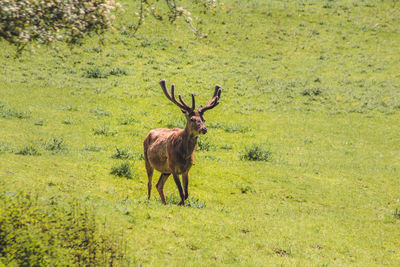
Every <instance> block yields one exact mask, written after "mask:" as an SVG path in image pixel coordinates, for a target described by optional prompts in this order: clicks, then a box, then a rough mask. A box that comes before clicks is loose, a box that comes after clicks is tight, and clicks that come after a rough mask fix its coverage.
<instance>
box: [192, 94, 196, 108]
mask: <svg viewBox="0 0 400 267" xmlns="http://www.w3.org/2000/svg"><path fill="white" fill-rule="evenodd" d="M195 107H196V104H195V101H194V94H192V110H194V109H195Z"/></svg>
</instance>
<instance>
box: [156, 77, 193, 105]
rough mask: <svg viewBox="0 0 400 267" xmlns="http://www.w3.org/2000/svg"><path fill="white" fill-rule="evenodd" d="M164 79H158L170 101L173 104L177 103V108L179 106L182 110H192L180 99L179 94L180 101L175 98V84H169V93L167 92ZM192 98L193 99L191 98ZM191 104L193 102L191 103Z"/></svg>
mask: <svg viewBox="0 0 400 267" xmlns="http://www.w3.org/2000/svg"><path fill="white" fill-rule="evenodd" d="M166 84H167V83H166V81H165V80H161V81H160V85H161V88H162V90H163V92H164V94H165V96H166V97H167V98H168V99H169V100H171V102H172V103H174V104H175V105H177V106H178V107H179V108H181V109H182V110H186V111H188V112H191V111H193V109H191V108H190V107H189V106H188V105H186V103H185V102H184V101H183V100H182V97H181V96H180V95H179V100H180V101H181V103H179V102H178V101H177V100H176V98H175V85H174V84H172V85H171V94H169V93H168V90H167V85H166ZM192 100H193V99H192ZM192 104H193V103H192Z"/></svg>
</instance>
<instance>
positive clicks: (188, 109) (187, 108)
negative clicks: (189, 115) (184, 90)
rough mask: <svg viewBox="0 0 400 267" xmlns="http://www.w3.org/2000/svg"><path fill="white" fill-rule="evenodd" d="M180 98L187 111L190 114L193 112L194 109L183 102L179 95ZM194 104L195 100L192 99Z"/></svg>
mask: <svg viewBox="0 0 400 267" xmlns="http://www.w3.org/2000/svg"><path fill="white" fill-rule="evenodd" d="M178 97H179V100H180V101H181V104H182V105H183V106H184V107H185V109H186V110H187V111H189V112H192V111H193V109H192V108H191V107H189V106H188V105H187V104H186V103H185V101H183V99H182V97H181V95H179V96H178ZM192 104H193V99H192Z"/></svg>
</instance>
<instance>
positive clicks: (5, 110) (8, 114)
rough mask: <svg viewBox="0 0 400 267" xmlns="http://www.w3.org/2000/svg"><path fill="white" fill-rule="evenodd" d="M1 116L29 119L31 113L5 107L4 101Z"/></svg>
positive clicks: (0, 109)
mask: <svg viewBox="0 0 400 267" xmlns="http://www.w3.org/2000/svg"><path fill="white" fill-rule="evenodd" d="M0 1H1V0H0ZM0 25H1V22H0ZM0 117H2V118H5V119H12V118H17V119H27V118H29V115H28V114H27V113H25V112H20V111H17V110H15V109H8V108H6V107H5V105H4V104H3V103H0Z"/></svg>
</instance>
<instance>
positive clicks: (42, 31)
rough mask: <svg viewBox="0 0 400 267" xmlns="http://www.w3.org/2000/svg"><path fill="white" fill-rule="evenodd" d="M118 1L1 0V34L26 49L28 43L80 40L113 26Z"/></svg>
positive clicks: (19, 47) (71, 42)
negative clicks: (113, 15)
mask: <svg viewBox="0 0 400 267" xmlns="http://www.w3.org/2000/svg"><path fill="white" fill-rule="evenodd" d="M117 5H118V4H117V3H116V2H115V1H114V0H80V1H77V0H70V1H62V0H46V1H44V0H18V1H15V0H0V18H1V20H0V37H2V38H4V39H5V40H7V41H8V42H9V43H11V44H14V45H16V46H17V47H18V52H20V51H22V50H23V49H24V48H25V46H26V45H27V44H28V43H43V44H48V43H53V42H55V41H64V42H66V43H70V44H73V43H77V42H78V41H79V40H81V39H82V38H83V37H84V36H85V34H91V33H97V34H99V33H102V32H103V31H104V30H106V29H108V28H110V27H111V21H112V19H113V17H112V16H110V11H111V10H112V9H114V8H115V7H116V6H117Z"/></svg>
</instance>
